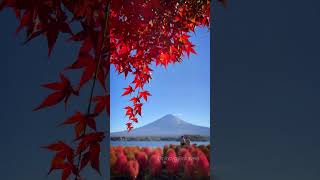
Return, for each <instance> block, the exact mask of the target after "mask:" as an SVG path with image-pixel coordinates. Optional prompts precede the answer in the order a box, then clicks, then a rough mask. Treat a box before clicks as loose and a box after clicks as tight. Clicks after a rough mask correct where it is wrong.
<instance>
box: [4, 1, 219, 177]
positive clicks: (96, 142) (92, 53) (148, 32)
mask: <svg viewBox="0 0 320 180" xmlns="http://www.w3.org/2000/svg"><path fill="white" fill-rule="evenodd" d="M223 2H224V1H223ZM3 8H11V9H12V10H13V11H14V13H15V14H16V16H17V18H18V20H19V26H18V27H17V29H16V31H17V32H19V31H21V30H24V31H25V32H26V40H25V43H27V42H30V41H31V40H33V39H34V38H37V37H39V36H43V37H44V38H46V40H47V44H48V55H49V56H50V54H51V53H52V51H53V48H54V45H55V43H56V41H57V39H58V38H59V37H60V35H61V34H67V35H68V36H69V37H68V39H67V42H71V43H78V44H80V48H79V52H78V54H77V57H76V58H75V60H74V62H73V63H72V64H70V65H69V66H67V67H65V68H64V69H63V70H62V71H61V72H60V74H59V76H60V78H59V80H58V81H57V82H52V83H47V84H44V85H43V87H45V88H47V89H49V90H51V91H52V92H51V93H50V94H49V95H48V96H47V97H46V98H45V99H44V100H43V101H42V103H41V104H40V105H39V106H38V107H36V108H35V109H34V110H40V109H43V108H47V107H51V106H54V105H57V104H59V103H64V104H65V108H66V109H68V106H67V104H68V102H69V100H70V99H72V97H74V96H80V94H81V92H82V89H83V87H85V86H91V93H90V94H89V102H88V108H87V111H86V112H81V111H78V110H76V111H75V113H74V114H73V115H72V116H71V117H69V118H67V119H66V120H65V121H64V122H63V123H62V125H69V126H73V128H74V132H75V137H74V141H72V142H71V143H66V142H63V141H58V142H56V143H53V144H51V145H49V146H46V148H47V149H49V150H51V151H53V152H55V153H56V155H55V156H54V157H53V159H52V162H51V168H50V171H49V173H50V172H51V171H53V170H61V171H62V175H61V179H62V180H65V179H68V178H70V177H71V175H73V176H74V177H75V179H76V180H78V179H80V178H81V177H80V172H81V170H82V169H83V168H84V167H85V166H86V165H88V164H89V163H90V165H91V167H92V168H93V169H95V170H97V171H98V172H100V169H99V160H100V144H101V142H102V141H103V139H104V136H105V134H104V133H103V132H101V131H99V130H98V129H99V127H97V126H96V119H97V117H98V116H100V115H101V114H102V113H107V115H109V113H110V93H109V89H108V88H107V86H106V81H107V78H108V76H109V69H110V64H111V65H113V66H114V67H115V69H116V71H117V72H118V73H119V74H124V76H125V77H127V76H128V75H129V74H130V75H132V76H133V81H132V82H130V84H129V85H128V87H125V88H124V92H123V94H122V96H132V97H131V99H130V102H131V104H130V105H128V106H126V107H125V108H124V109H125V115H126V116H127V117H128V122H127V123H126V126H127V129H128V130H129V131H130V130H131V129H132V128H133V123H137V122H138V115H139V116H141V115H142V107H143V105H144V103H145V102H146V101H147V100H148V98H149V96H151V93H150V92H149V91H148V90H146V89H145V85H146V84H147V83H149V81H150V79H151V73H152V71H153V70H152V69H151V65H152V64H156V65H157V66H164V67H167V66H168V65H169V64H172V63H176V62H181V61H182V58H181V57H182V56H183V55H187V56H189V55H190V54H191V53H194V54H195V53H196V52H195V50H194V45H193V44H192V43H191V42H190V40H189V38H190V36H189V35H188V33H189V32H192V31H194V30H195V27H197V26H205V27H208V26H209V22H210V19H209V17H210V1H209V0H170V1H167V0H134V1H129V0H105V1H101V0H90V1H89V0H77V1H74V0H2V1H1V3H0V10H2V9H3ZM79 25H80V26H79ZM79 69H80V70H81V71H82V74H81V77H80V81H79V82H77V83H75V84H72V83H71V81H70V79H69V78H68V77H67V76H66V74H65V72H66V71H73V70H79ZM96 81H97V82H98V83H99V85H100V86H99V87H100V88H101V89H102V90H103V93H102V94H97V93H95V91H94V89H95V85H96V83H95V82H96ZM91 106H94V107H93V108H91Z"/></svg>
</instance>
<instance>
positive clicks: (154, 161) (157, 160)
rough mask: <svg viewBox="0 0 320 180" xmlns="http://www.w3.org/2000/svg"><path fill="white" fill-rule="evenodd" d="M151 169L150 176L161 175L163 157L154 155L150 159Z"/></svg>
mask: <svg viewBox="0 0 320 180" xmlns="http://www.w3.org/2000/svg"><path fill="white" fill-rule="evenodd" d="M149 168H150V174H151V175H152V176H156V175H159V174H160V173H161V168H162V164H161V157H160V156H159V155H158V154H154V155H152V156H151V157H150V159H149Z"/></svg>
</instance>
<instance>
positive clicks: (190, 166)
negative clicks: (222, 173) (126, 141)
mask: <svg viewBox="0 0 320 180" xmlns="http://www.w3.org/2000/svg"><path fill="white" fill-rule="evenodd" d="M203 148H205V149H207V147H206V146H195V145H192V146H187V147H181V146H177V145H175V146H173V145H170V146H164V148H163V149H161V148H159V147H158V148H150V147H143V148H138V147H129V146H127V147H124V148H123V147H121V146H120V147H111V149H110V158H112V160H111V159H110V162H113V163H112V164H113V165H112V166H111V169H110V170H111V175H114V176H120V178H124V179H128V178H130V179H133V180H135V179H143V178H147V179H150V178H151V179H168V178H171V179H201V180H202V179H209V178H210V172H209V171H210V163H209V162H210V161H209V160H208V158H207V156H206V154H205V153H204V152H203V151H202V150H203ZM164 151H166V153H164ZM133 152H134V156H132V154H133ZM205 152H206V151H205ZM115 161H116V162H115ZM111 179H112V178H111Z"/></svg>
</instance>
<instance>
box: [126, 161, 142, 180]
mask: <svg viewBox="0 0 320 180" xmlns="http://www.w3.org/2000/svg"><path fill="white" fill-rule="evenodd" d="M127 171H128V173H129V177H130V179H132V180H135V179H136V178H137V176H138V174H139V163H138V162H137V161H135V160H130V161H129V162H128V164H127Z"/></svg>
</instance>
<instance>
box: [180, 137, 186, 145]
mask: <svg viewBox="0 0 320 180" xmlns="http://www.w3.org/2000/svg"><path fill="white" fill-rule="evenodd" d="M184 145H186V139H185V138H184V136H181V139H180V146H184Z"/></svg>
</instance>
